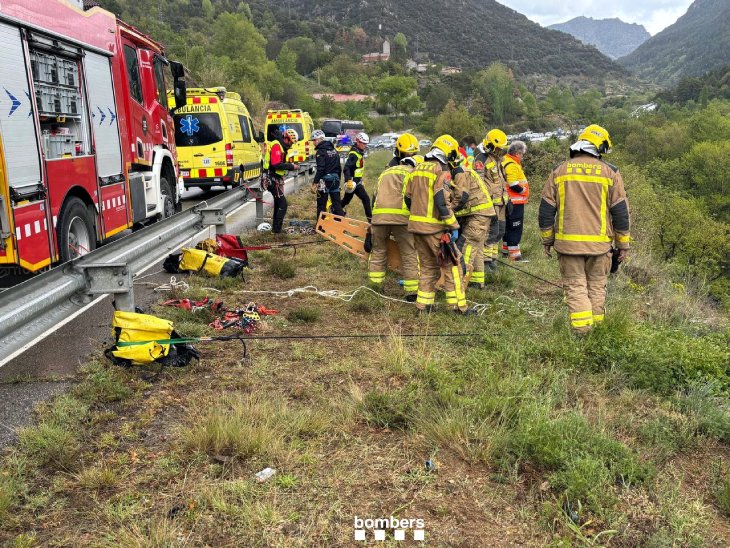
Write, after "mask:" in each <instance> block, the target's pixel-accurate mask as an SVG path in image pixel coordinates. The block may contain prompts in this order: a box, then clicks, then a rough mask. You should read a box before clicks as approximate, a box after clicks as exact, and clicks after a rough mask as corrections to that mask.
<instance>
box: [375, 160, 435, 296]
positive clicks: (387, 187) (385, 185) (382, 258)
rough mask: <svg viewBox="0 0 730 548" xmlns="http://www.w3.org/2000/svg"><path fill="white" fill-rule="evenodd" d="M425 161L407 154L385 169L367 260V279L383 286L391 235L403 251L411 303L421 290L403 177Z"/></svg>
mask: <svg viewBox="0 0 730 548" xmlns="http://www.w3.org/2000/svg"><path fill="white" fill-rule="evenodd" d="M422 161H423V158H422V157H416V156H406V157H404V158H403V159H402V160H401V163H400V165H397V166H393V167H389V168H388V169H386V170H385V171H383V173H382V174H381V175H380V177H379V178H378V184H377V186H376V187H375V192H374V193H373V220H372V221H371V226H370V231H371V235H372V250H371V252H370V258H369V260H368V278H369V280H370V283H371V284H373V285H374V286H375V287H378V288H379V289H382V287H383V282H384V281H385V271H386V269H387V266H388V260H387V259H388V240H389V239H390V238H391V237H392V238H393V239H394V240H395V243H396V244H397V245H398V251H400V262H401V274H402V275H403V290H404V291H405V294H406V300H407V301H409V302H414V301H415V300H416V292H417V291H418V256H417V255H416V247H415V243H414V240H413V234H411V233H410V232H408V217H409V216H410V211H408V208H407V207H406V203H405V197H404V193H405V187H404V185H403V180H404V179H405V177H406V175H408V174H409V173H410V172H411V171H413V169H414V168H415V167H416V166H417V165H418V164H420V163H421V162H422Z"/></svg>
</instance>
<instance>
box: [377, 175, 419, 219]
mask: <svg viewBox="0 0 730 548" xmlns="http://www.w3.org/2000/svg"><path fill="white" fill-rule="evenodd" d="M411 171H413V168H412V167H410V166H404V165H397V166H395V167H389V168H388V169H386V170H385V171H383V173H382V174H381V175H380V177H379V178H378V183H377V186H376V187H375V194H374V197H373V220H372V221H371V224H374V225H407V224H408V217H409V216H410V214H411V212H410V211H409V210H408V207H406V202H405V185H404V179H405V177H406V175H408V174H409V173H410V172H411Z"/></svg>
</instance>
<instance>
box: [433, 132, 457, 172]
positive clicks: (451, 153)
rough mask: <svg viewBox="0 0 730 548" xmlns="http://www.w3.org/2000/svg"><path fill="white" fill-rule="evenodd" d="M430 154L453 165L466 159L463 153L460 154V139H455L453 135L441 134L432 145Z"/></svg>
mask: <svg viewBox="0 0 730 548" xmlns="http://www.w3.org/2000/svg"><path fill="white" fill-rule="evenodd" d="M439 153H440V154H439ZM429 154H431V155H433V156H435V157H436V158H437V159H438V160H439V161H441V162H443V163H448V164H449V165H450V166H451V167H456V166H458V165H459V164H460V163H461V162H462V160H463V159H464V158H463V157H462V155H461V154H459V141H457V140H456V139H454V138H453V137H452V136H451V135H441V136H440V137H439V138H437V139H436V140H435V141H434V142H433V145H431V151H430V152H429Z"/></svg>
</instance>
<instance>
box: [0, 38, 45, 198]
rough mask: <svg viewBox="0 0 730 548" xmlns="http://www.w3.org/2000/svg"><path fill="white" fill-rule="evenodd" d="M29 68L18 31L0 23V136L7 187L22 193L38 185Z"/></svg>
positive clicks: (36, 149)
mask: <svg viewBox="0 0 730 548" xmlns="http://www.w3.org/2000/svg"><path fill="white" fill-rule="evenodd" d="M29 68H30V67H26V65H25V56H24V53H23V45H22V42H21V39H20V31H19V30H18V29H17V28H15V27H11V26H10V25H6V24H4V23H0V134H2V138H3V145H4V148H5V165H6V169H7V181H8V186H10V187H14V188H16V189H17V190H18V191H19V193H20V194H23V190H22V187H31V189H32V188H33V187H37V186H38V185H39V184H40V183H41V160H40V158H41V155H40V153H39V151H38V139H37V138H36V129H35V117H34V116H31V114H32V112H33V110H34V109H35V102H34V101H32V100H31V93H30V90H29V89H28V73H27V70H29Z"/></svg>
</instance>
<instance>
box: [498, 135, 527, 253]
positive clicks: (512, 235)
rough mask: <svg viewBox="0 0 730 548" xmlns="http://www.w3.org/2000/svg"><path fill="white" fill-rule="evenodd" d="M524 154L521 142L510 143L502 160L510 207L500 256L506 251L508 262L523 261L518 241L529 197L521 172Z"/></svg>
mask: <svg viewBox="0 0 730 548" xmlns="http://www.w3.org/2000/svg"><path fill="white" fill-rule="evenodd" d="M525 154H527V145H526V144H525V143H524V142H523V141H512V143H510V145H509V148H508V149H507V154H505V156H504V159H503V160H502V167H503V168H504V175H505V177H506V178H507V183H506V187H505V189H506V190H507V194H509V200H510V205H509V206H508V207H507V227H506V229H505V231H504V245H503V246H502V254H504V252H505V251H506V252H507V254H508V255H509V259H510V261H522V260H523V258H522V252H521V251H520V241H521V240H522V227H523V224H524V220H525V204H526V203H527V200H528V198H529V197H530V183H528V182H527V177H525V172H524V171H522V159H523V158H524V157H525ZM505 247H506V249H505Z"/></svg>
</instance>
